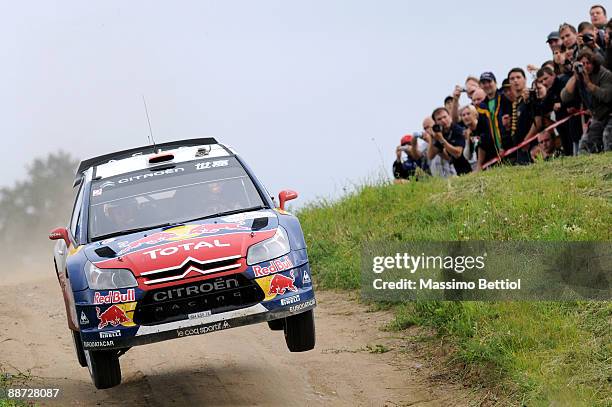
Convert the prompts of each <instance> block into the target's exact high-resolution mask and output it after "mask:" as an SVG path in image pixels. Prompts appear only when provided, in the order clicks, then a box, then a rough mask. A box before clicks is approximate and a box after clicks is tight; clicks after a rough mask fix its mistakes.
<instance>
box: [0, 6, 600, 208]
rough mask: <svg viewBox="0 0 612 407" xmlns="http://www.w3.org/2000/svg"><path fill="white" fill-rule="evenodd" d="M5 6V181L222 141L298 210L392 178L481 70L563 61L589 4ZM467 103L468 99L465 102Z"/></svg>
mask: <svg viewBox="0 0 612 407" xmlns="http://www.w3.org/2000/svg"><path fill="white" fill-rule="evenodd" d="M563 3H564V4H563V7H559V4H560V3H559V2H550V1H544V2H540V1H538V2H534V1H523V0H515V1H512V2H486V3H482V4H483V6H479V5H477V4H476V3H469V4H468V3H466V2H455V1H435V2H409V1H390V0H387V1H384V0H383V1H372V0H370V1H363V0H326V1H324V0H309V1H300V2H297V1H286V0H285V1H283V0H258V1H252V0H250V1H249V0H243V1H203V0H199V1H173V2H169V1H137V0H130V1H114V0H105V1H94V2H91V1H88V2H83V1H49V0H45V1H42V0H41V1H35V2H33V1H19V2H9V1H6V0H5V1H2V2H1V3H0V47H1V49H2V50H3V52H2V54H3V57H2V63H1V64H0V78H2V79H1V83H2V97H1V98H0V112H2V119H1V120H0V134H1V135H2V140H3V144H4V145H5V148H6V147H8V150H9V151H10V153H9V154H4V155H3V161H4V162H5V164H7V165H5V167H4V168H3V171H1V172H0V187H2V186H11V185H13V184H14V183H15V182H16V181H17V180H21V179H23V178H24V176H25V174H26V165H27V164H28V163H30V162H31V161H32V160H33V159H34V158H35V157H41V156H45V155H47V154H48V153H50V152H55V151H58V150H64V151H67V152H69V153H71V154H72V155H73V156H74V157H76V158H79V159H86V158H89V157H92V156H96V155H101V154H105V153H108V152H112V151H116V150H121V149H126V148H131V147H137V146H141V145H146V144H148V141H147V136H148V131H149V130H148V125H147V120H146V116H145V111H144V107H143V101H142V96H143V95H144V97H145V99H146V101H147V106H148V109H149V114H150V118H151V125H152V130H153V136H154V138H155V141H156V142H163V141H171V140H180V139H185V138H196V137H215V138H216V139H217V140H218V141H219V142H222V143H224V144H228V145H231V146H233V147H234V148H235V149H236V150H237V151H238V153H239V154H240V155H241V156H242V157H243V158H244V159H245V160H246V162H247V163H248V164H249V165H250V166H251V168H253V170H254V172H255V174H256V175H257V177H258V178H259V179H260V180H261V181H262V182H263V183H264V184H265V185H266V187H267V188H268V190H269V191H270V192H271V193H273V194H275V195H276V194H277V193H278V192H279V191H280V190H282V189H286V188H290V189H294V190H296V191H298V193H299V194H300V198H299V200H298V201H294V202H296V203H297V206H298V207H299V206H302V205H304V204H307V203H309V202H313V201H315V200H316V199H319V198H326V199H330V198H336V197H338V196H340V195H341V194H342V193H343V191H345V190H347V189H348V190H350V189H352V188H354V187H355V186H356V185H360V184H362V183H364V182H368V181H372V180H375V179H379V178H380V177H381V174H386V175H387V176H389V177H390V176H391V164H392V161H393V160H394V155H395V147H396V146H397V144H399V139H400V138H401V136H403V135H404V134H406V133H411V132H413V131H417V130H420V129H421V122H422V120H423V118H424V117H425V116H426V115H428V114H431V111H432V110H433V109H434V108H435V107H438V106H440V105H442V101H443V99H444V97H445V96H447V95H449V94H450V93H451V91H452V89H453V87H454V85H455V84H463V81H464V80H465V78H466V76H467V75H469V74H473V75H479V74H480V73H481V72H484V71H493V72H494V73H495V74H496V75H497V77H498V81H499V82H501V80H502V79H503V77H505V74H506V73H507V72H508V70H509V69H510V68H512V67H515V66H521V67H525V66H526V65H527V64H528V63H534V64H540V63H542V62H543V61H545V60H546V59H550V51H549V49H548V46H547V45H546V43H545V41H546V36H547V35H548V33H549V32H550V31H553V30H555V29H556V28H557V27H558V25H559V24H560V23H562V22H565V21H567V22H569V23H572V24H574V25H576V26H577V25H578V23H579V22H580V21H585V20H589V8H590V6H591V2H584V1H572V2H563ZM464 102H465V101H464Z"/></svg>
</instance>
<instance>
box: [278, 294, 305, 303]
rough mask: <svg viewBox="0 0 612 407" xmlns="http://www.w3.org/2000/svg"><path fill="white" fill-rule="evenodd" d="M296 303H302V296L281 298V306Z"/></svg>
mask: <svg viewBox="0 0 612 407" xmlns="http://www.w3.org/2000/svg"><path fill="white" fill-rule="evenodd" d="M295 302H300V296H299V295H294V296H291V297H288V298H281V300H280V303H281V305H289V304H293V303H295Z"/></svg>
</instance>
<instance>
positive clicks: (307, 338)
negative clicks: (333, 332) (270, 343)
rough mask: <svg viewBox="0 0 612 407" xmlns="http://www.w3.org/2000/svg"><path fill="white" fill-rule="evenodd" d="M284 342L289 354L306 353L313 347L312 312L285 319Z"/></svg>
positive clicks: (313, 328)
mask: <svg viewBox="0 0 612 407" xmlns="http://www.w3.org/2000/svg"><path fill="white" fill-rule="evenodd" d="M285 342H286V343H287V348H289V351H291V352H306V351H308V350H311V349H313V348H314V347H315V324H314V312H313V311H312V310H308V311H306V312H302V313H301V314H297V315H291V316H289V317H287V318H285Z"/></svg>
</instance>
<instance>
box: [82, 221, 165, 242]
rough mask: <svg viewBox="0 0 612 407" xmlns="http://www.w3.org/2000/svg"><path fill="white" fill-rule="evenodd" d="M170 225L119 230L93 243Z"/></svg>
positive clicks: (96, 239) (97, 237)
mask: <svg viewBox="0 0 612 407" xmlns="http://www.w3.org/2000/svg"><path fill="white" fill-rule="evenodd" d="M169 225H170V223H162V224H160V225H151V226H143V227H139V228H134V229H127V230H118V231H117V232H113V233H107V234H105V235H100V236H96V237H94V238H92V239H91V241H92V242H97V241H98V240H104V239H108V238H111V237H115V236H121V235H127V234H130V233H136V232H143V231H145V230H151V229H157V228H163V227H165V226H169Z"/></svg>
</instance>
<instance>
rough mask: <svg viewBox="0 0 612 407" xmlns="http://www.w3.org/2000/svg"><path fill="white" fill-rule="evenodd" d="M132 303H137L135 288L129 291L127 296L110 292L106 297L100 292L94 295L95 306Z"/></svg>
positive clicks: (117, 292)
mask: <svg viewBox="0 0 612 407" xmlns="http://www.w3.org/2000/svg"><path fill="white" fill-rule="evenodd" d="M130 301H136V291H135V290H134V289H133V288H130V289H129V290H127V292H126V293H125V294H123V293H121V291H109V292H108V294H106V295H102V294H100V293H99V292H96V293H95V294H94V304H96V305H100V304H117V303H120V302H130Z"/></svg>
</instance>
